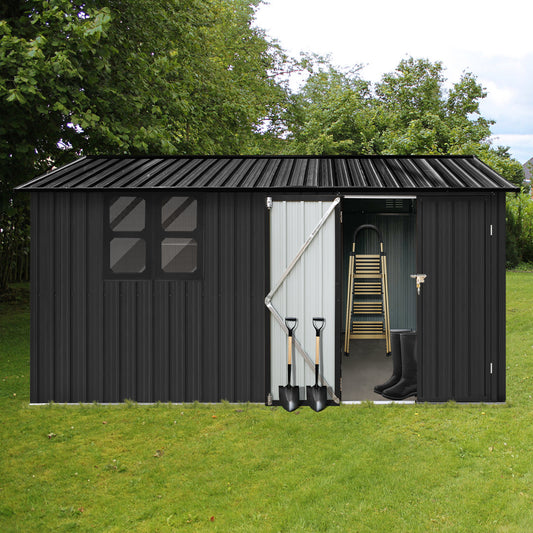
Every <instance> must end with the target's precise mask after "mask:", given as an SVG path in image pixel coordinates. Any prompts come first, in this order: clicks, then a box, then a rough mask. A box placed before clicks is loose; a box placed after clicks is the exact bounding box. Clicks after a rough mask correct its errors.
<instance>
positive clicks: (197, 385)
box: [31, 192, 268, 402]
mask: <svg viewBox="0 0 533 533" xmlns="http://www.w3.org/2000/svg"><path fill="white" fill-rule="evenodd" d="M200 198H201V201H202V202H204V209H203V210H202V212H203V213H204V218H203V220H202V225H203V245H202V248H203V253H204V257H203V270H204V272H203V277H202V279H201V280H177V279H176V280H128V281H124V280H119V279H116V280H109V279H108V280H105V281H104V280H103V276H102V271H103V254H104V246H105V243H104V242H103V224H104V220H105V216H104V212H103V209H104V202H103V199H104V196H103V194H102V193H100V192H91V193H79V192H54V193H47V192H43V193H34V194H32V336H31V401H32V402H48V401H50V400H54V401H57V402H80V401H82V402H88V401H100V402H117V401H122V400H124V399H127V398H131V399H134V400H137V401H142V402H154V401H174V402H182V401H186V402H190V401H195V400H198V401H203V402H215V401H220V400H221V399H226V400H229V401H256V402H263V401H265V398H266V392H265V382H266V377H265V368H266V357H267V342H268V339H267V337H266V329H267V323H266V312H265V307H264V303H263V299H264V296H265V294H266V292H267V289H266V280H267V273H266V269H267V264H268V262H267V259H266V254H267V250H266V246H265V236H266V232H267V227H266V214H265V212H266V209H265V205H264V201H263V198H262V197H261V195H257V194H256V195H253V194H250V193H245V194H233V193H211V194H208V195H204V196H201V197H200Z"/></svg>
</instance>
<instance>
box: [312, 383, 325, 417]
mask: <svg viewBox="0 0 533 533" xmlns="http://www.w3.org/2000/svg"><path fill="white" fill-rule="evenodd" d="M307 401H308V402H309V407H311V409H313V411H316V412H317V413H318V412H319V411H322V409H325V408H326V407H327V406H328V389H327V387H324V386H322V387H318V386H317V385H315V386H313V387H311V386H309V385H308V386H307Z"/></svg>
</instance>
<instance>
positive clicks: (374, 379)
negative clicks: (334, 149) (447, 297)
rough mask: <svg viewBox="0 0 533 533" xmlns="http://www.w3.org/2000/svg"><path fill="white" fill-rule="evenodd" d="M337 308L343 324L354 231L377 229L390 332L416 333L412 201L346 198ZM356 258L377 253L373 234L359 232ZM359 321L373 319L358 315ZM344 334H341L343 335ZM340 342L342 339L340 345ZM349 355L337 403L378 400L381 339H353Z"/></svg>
mask: <svg viewBox="0 0 533 533" xmlns="http://www.w3.org/2000/svg"><path fill="white" fill-rule="evenodd" d="M342 214H343V215H342V244H343V245H342V250H343V252H342V256H343V268H342V280H343V285H342V309H343V322H342V323H343V324H345V323H346V312H347V301H346V300H347V291H348V271H349V257H350V252H351V250H352V241H353V236H354V232H355V230H356V229H357V228H358V227H360V226H361V225H363V224H371V225H373V226H375V227H376V228H378V229H379V232H380V233H381V237H382V240H383V245H384V251H385V254H386V257H387V279H388V293H389V320H390V329H391V330H394V329H411V330H413V331H415V330H416V288H415V283H414V281H413V280H412V279H411V274H414V273H415V272H416V199H415V198H413V197H389V198H387V197H375V198H369V197H345V198H343V200H342ZM356 252H357V253H359V254H376V253H379V239H378V234H377V233H376V232H374V231H360V232H359V233H358V234H357V238H356ZM360 320H362V321H365V320H368V321H370V320H372V317H371V316H370V315H364V314H361V315H360ZM344 329H345V328H344V327H343V330H344ZM343 334H344V335H345V334H346V332H345V331H343ZM343 342H344V340H343ZM349 354H350V355H349V356H348V357H345V356H343V357H342V362H341V376H342V401H343V402H352V401H382V400H384V398H383V397H382V396H381V395H379V394H376V393H375V392H374V386H376V385H379V384H382V383H384V382H385V381H387V380H388V379H389V378H390V376H391V374H392V358H391V357H387V355H386V354H387V348H386V341H385V339H352V340H351V341H350V344H349Z"/></svg>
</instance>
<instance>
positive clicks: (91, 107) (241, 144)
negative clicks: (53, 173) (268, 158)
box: [0, 0, 286, 192]
mask: <svg viewBox="0 0 533 533" xmlns="http://www.w3.org/2000/svg"><path fill="white" fill-rule="evenodd" d="M258 3H259V0H254V1H252V2H248V1H246V0H179V1H178V0H157V1H153V0H150V1H149V0H137V1H136V2H128V1H125V0H86V1H83V0H49V1H44V2H43V1H37V0H26V1H24V0H18V1H17V0H11V2H10V3H9V4H6V5H4V6H3V7H2V8H1V11H0V15H1V17H2V19H1V21H0V36H1V41H0V105H1V110H2V117H3V120H2V126H1V129H0V176H1V178H0V179H1V180H2V189H3V191H4V192H6V191H8V190H10V188H11V187H13V186H14V185H16V184H17V183H20V182H22V181H24V180H27V179H29V178H30V177H32V176H33V175H35V174H36V173H37V172H39V171H42V170H44V169H46V168H49V167H50V166H51V165H52V164H60V163H64V162H66V161H68V160H69V159H71V158H73V157H75V156H76V155H79V154H81V153H115V154H116V153H125V154H131V153H162V154H187V153H189V154H190V153H204V154H205V153H239V152H242V151H243V150H247V149H248V148H249V147H251V146H253V145H254V144H255V143H256V142H257V141H256V137H257V135H256V134H257V130H258V128H259V126H260V125H261V124H262V123H263V121H264V120H265V119H266V118H271V117H272V116H274V115H275V114H276V113H277V112H279V107H280V102H281V101H282V100H283V99H284V98H285V90H284V88H283V87H282V85H280V84H279V83H278V82H277V81H276V73H277V71H278V70H279V69H282V68H283V65H284V63H285V61H286V57H285V55H284V54H283V53H282V51H281V50H280V49H279V47H277V46H275V45H273V44H271V43H270V42H269V41H268V39H267V38H266V36H265V34H264V32H262V31H261V30H259V29H257V28H255V27H253V25H252V21H253V17H254V12H255V8H256V7H257V5H258Z"/></svg>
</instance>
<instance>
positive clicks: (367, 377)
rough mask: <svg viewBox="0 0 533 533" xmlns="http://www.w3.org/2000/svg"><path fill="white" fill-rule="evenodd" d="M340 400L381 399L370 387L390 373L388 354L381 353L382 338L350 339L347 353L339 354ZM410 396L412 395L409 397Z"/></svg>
mask: <svg viewBox="0 0 533 533" xmlns="http://www.w3.org/2000/svg"><path fill="white" fill-rule="evenodd" d="M341 365H342V366H341V369H342V370H341V371H342V401H344V402H354V401H383V400H386V398H383V396H381V395H380V394H376V393H375V392H374V387H375V386H376V385H380V384H382V383H385V382H386V381H387V380H388V379H389V378H390V377H391V375H392V358H391V357H387V356H386V355H385V340H381V339H380V340H352V341H351V342H350V355H349V357H346V356H343V357H342V363H341ZM410 399H413V398H410Z"/></svg>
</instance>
